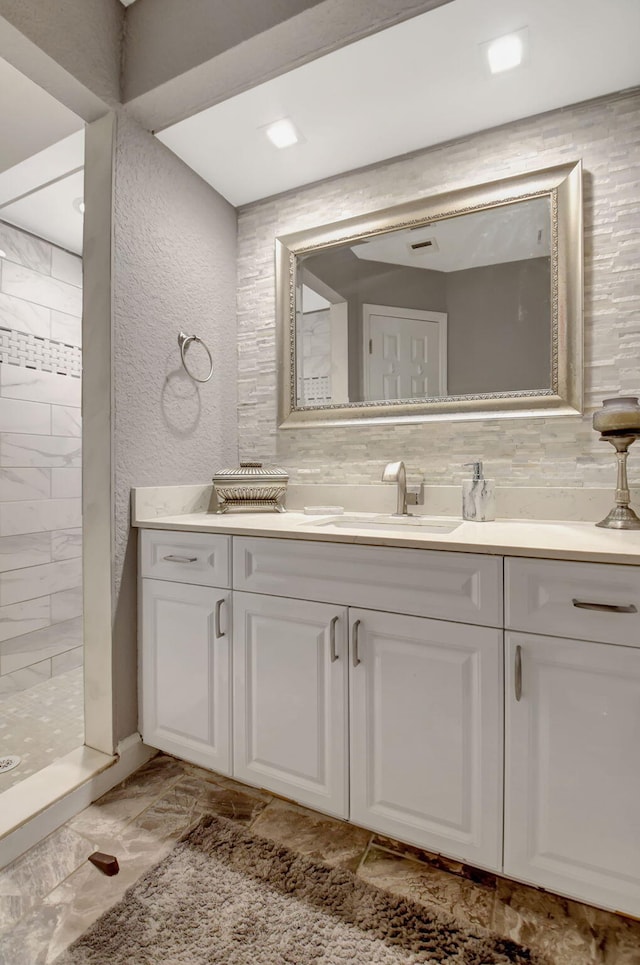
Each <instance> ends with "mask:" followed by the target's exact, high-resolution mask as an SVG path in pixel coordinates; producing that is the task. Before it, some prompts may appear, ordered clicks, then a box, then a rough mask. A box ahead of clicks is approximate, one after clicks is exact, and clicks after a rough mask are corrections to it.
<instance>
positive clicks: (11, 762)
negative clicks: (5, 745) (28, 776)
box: [0, 755, 22, 774]
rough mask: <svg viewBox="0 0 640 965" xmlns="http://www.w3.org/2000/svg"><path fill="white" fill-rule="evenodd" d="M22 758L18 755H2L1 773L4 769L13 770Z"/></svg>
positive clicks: (0, 760) (0, 761)
mask: <svg viewBox="0 0 640 965" xmlns="http://www.w3.org/2000/svg"><path fill="white" fill-rule="evenodd" d="M21 759H22V758H20V757H16V756H15V755H14V756H12V757H0V774H2V772H3V771H12V770H13V768H14V767H17V766H18V764H19V763H20V761H21Z"/></svg>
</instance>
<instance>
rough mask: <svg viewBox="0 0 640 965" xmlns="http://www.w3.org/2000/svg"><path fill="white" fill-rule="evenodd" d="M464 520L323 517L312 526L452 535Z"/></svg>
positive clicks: (428, 517) (363, 516)
mask: <svg viewBox="0 0 640 965" xmlns="http://www.w3.org/2000/svg"><path fill="white" fill-rule="evenodd" d="M461 522H462V520H459V519H443V518H438V517H435V518H434V517H433V516H392V515H390V514H389V515H379V516H365V515H362V516H329V517H323V518H322V519H319V520H317V521H316V522H314V523H311V525H312V526H331V527H335V528H337V529H372V530H376V531H380V530H383V531H384V530H398V529H401V530H403V531H404V530H409V531H411V532H419V533H440V534H442V535H445V534H446V533H452V532H453V530H454V529H457V527H458V526H459V525H460V523H461Z"/></svg>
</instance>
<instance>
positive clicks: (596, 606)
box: [571, 599, 638, 613]
mask: <svg viewBox="0 0 640 965" xmlns="http://www.w3.org/2000/svg"><path fill="white" fill-rule="evenodd" d="M571 602H572V603H573V605H574V606H577V607H578V609H579V610H600V611H602V612H604V613H637V612H638V610H637V608H636V607H635V606H634V605H633V603H630V604H629V605H628V606H623V605H622V604H619V603H589V602H587V601H586V600H575V599H574V600H572V601H571Z"/></svg>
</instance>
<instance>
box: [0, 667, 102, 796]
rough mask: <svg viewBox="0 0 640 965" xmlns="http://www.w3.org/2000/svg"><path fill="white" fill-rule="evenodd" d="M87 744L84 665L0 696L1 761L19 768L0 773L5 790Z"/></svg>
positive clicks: (0, 783)
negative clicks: (13, 762) (14, 762)
mask: <svg viewBox="0 0 640 965" xmlns="http://www.w3.org/2000/svg"><path fill="white" fill-rule="evenodd" d="M82 744H84V693H83V672H82V667H77V668H76V669H74V670H69V671H68V672H67V673H62V674H58V675H57V676H55V677H51V679H50V680H45V681H43V682H42V683H41V684H36V685H35V687H30V688H29V689H28V690H22V691H20V692H19V693H16V694H9V695H7V696H3V697H0V757H9V756H17V757H20V758H22V760H21V762H20V764H18V766H17V767H14V768H13V770H11V771H3V772H2V773H0V792H2V791H6V789H7V788H8V787H12V786H13V785H14V784H18V783H19V782H20V781H22V780H24V778H25V777H29V776H30V775H31V774H35V773H36V771H40V770H41V769H42V768H43V767H46V766H47V764H52V763H53V762H54V761H55V760H57V759H58V758H59V757H63V756H64V755H65V754H68V753H69V751H72V750H73V749H74V748H75V747H80V746H81V745H82Z"/></svg>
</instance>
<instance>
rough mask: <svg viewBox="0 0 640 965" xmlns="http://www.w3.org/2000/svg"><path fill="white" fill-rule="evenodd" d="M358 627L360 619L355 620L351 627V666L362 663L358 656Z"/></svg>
mask: <svg viewBox="0 0 640 965" xmlns="http://www.w3.org/2000/svg"><path fill="white" fill-rule="evenodd" d="M359 627H360V620H356V622H355V623H354V624H353V627H352V629H351V656H352V660H353V666H354V667H357V666H358V664H359V663H362V661H361V660H360V657H359V656H358V643H359V641H358V628H359Z"/></svg>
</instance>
